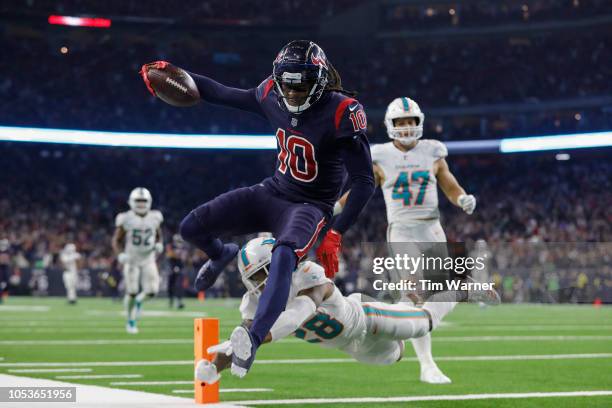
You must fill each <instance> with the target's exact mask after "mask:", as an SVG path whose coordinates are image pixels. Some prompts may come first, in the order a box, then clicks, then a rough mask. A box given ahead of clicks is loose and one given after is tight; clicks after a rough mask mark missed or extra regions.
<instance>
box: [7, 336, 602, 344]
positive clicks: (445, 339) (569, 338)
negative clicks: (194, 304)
mask: <svg viewBox="0 0 612 408" xmlns="http://www.w3.org/2000/svg"><path fill="white" fill-rule="evenodd" d="M577 340H580V341H586V340H595V341H597V340H612V336H460V337H454V336H453V337H433V341H436V342H478V341H577ZM283 342H285V343H302V344H305V343H304V341H303V340H300V339H286V340H283ZM192 343H193V340H190V339H184V338H183V339H140V340H137V339H132V340H130V339H125V340H0V345H3V346H65V345H69V346H100V345H142V344H192Z"/></svg>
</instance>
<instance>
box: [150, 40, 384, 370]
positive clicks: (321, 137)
mask: <svg viewBox="0 0 612 408" xmlns="http://www.w3.org/2000/svg"><path fill="white" fill-rule="evenodd" d="M167 66H168V63H167V62H164V61H161V62H160V61H158V62H154V63H151V64H147V65H145V66H143V69H142V71H141V73H142V75H143V78H144V80H145V83H148V78H147V70H148V68H150V67H154V68H157V69H165V68H166V67H167ZM190 75H191V76H192V77H193V78H194V80H195V82H196V85H197V87H198V91H199V93H200V96H201V98H202V99H203V100H205V101H207V102H210V103H214V104H219V105H225V106H229V107H233V108H238V109H241V110H245V111H249V112H253V113H255V114H258V115H260V116H262V117H264V118H267V119H268V120H269V121H270V123H271V124H272V126H273V128H274V129H276V138H277V146H278V147H277V151H278V156H277V168H276V171H275V173H274V175H273V176H272V177H269V178H267V179H265V180H263V181H262V182H261V183H259V184H256V185H254V186H251V187H245V188H239V189H236V190H232V191H230V192H227V193H225V194H221V195H220V196H218V197H216V198H214V199H213V200H211V201H209V202H207V203H204V204H202V205H200V206H199V207H197V208H195V209H194V210H193V211H191V212H190V213H189V214H188V215H187V216H186V217H185V218H184V219H183V221H182V223H181V226H180V233H181V235H182V236H183V238H184V239H185V240H186V241H188V242H190V243H192V244H194V245H195V246H197V247H198V248H200V249H201V250H203V251H204V252H206V254H207V255H208V257H209V258H210V260H209V261H208V262H207V263H206V264H204V266H202V268H201V269H200V271H199V273H198V276H197V278H196V288H197V290H204V289H206V288H209V287H210V286H212V285H213V283H214V282H215V280H216V279H217V277H218V276H219V274H220V273H221V272H222V270H223V269H224V267H225V266H226V265H227V264H228V263H229V262H230V261H232V260H233V259H234V257H235V256H236V254H237V253H238V249H239V248H238V245H236V244H234V243H225V244H224V243H223V242H221V240H219V238H218V236H219V235H220V234H222V233H224V234H229V235H241V234H248V233H255V232H259V231H270V232H272V233H273V234H274V236H275V237H276V238H277V239H276V242H275V245H274V249H273V253H272V259H271V262H270V264H269V265H268V266H267V268H268V269H269V273H268V275H269V276H268V281H267V284H266V287H265V290H264V291H263V293H262V295H261V298H260V301H259V304H258V306H257V312H256V314H255V318H254V319H253V322H252V324H251V326H250V327H244V326H238V327H237V328H236V329H234V331H233V332H232V335H231V342H232V347H233V351H234V354H233V357H232V373H233V374H235V375H238V376H240V377H242V376H244V375H246V373H247V371H248V370H249V368H250V367H251V365H252V363H253V361H254V358H255V353H256V351H257V348H258V347H259V345H260V344H261V343H262V341H263V340H264V338H265V336H266V334H267V333H268V332H269V330H270V328H271V327H272V325H273V324H274V322H275V321H276V319H277V318H278V316H279V315H280V313H281V312H282V311H283V310H284V308H285V305H286V303H287V298H288V295H289V287H290V284H291V275H292V272H293V271H294V270H295V267H296V265H297V263H298V261H299V260H300V258H302V257H304V256H305V255H306V254H307V252H308V250H309V249H310V248H311V246H312V245H313V244H314V243H315V241H316V240H317V236H318V235H319V233H320V231H321V229H322V228H323V227H324V225H325V224H326V222H328V221H329V220H330V219H331V216H332V211H333V207H334V203H335V201H336V199H337V198H338V196H339V194H340V192H341V189H342V187H343V182H344V176H345V174H346V172H348V175H349V180H350V184H351V192H350V194H349V197H348V200H347V202H346V205H345V207H344V211H343V212H342V214H341V215H340V216H339V217H337V218H335V219H334V222H333V225H331V226H330V228H329V230H328V232H327V233H326V235H325V237H324V238H323V240H322V242H321V244H320V246H319V248H318V249H317V256H318V257H319V259H320V261H321V263H322V264H323V266H324V267H325V270H326V274H327V275H328V276H330V277H333V275H334V274H335V273H336V272H337V270H338V252H339V250H340V246H341V238H342V234H343V233H344V232H345V231H346V230H347V229H348V228H349V227H350V226H351V225H352V224H353V223H354V221H355V220H356V218H357V216H358V215H359V213H360V212H361V210H362V209H363V208H364V207H365V205H366V204H367V202H368V200H369V199H370V197H371V196H372V194H373V192H374V176H373V173H372V159H371V157H370V148H369V145H368V140H367V137H366V127H367V123H366V116H365V113H364V111H363V107H362V106H361V104H360V103H359V102H358V101H357V100H355V99H354V98H352V96H353V94H351V93H350V92H347V91H345V90H344V89H343V88H342V84H341V80H340V76H339V75H338V72H337V71H336V70H335V69H334V68H333V66H332V65H331V63H330V62H329V61H328V60H327V58H326V56H325V53H324V52H323V50H322V49H321V48H320V47H319V46H318V45H317V44H315V43H314V42H312V41H306V40H297V41H292V42H290V43H289V44H287V45H285V46H284V47H283V48H282V49H281V51H280V52H279V53H278V55H277V57H276V59H275V60H274V63H273V72H272V75H271V76H270V77H268V78H266V79H265V80H264V81H263V82H262V83H261V84H260V85H259V86H257V87H256V88H252V89H236V88H231V87H227V86H224V85H222V84H220V83H218V82H216V81H214V80H212V79H211V78H208V77H206V76H203V75H197V74H191V73H190ZM153 93H154V92H153ZM242 262H244V263H245V264H246V267H247V268H248V264H249V262H250V260H249V259H242Z"/></svg>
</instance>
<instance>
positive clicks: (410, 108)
mask: <svg viewBox="0 0 612 408" xmlns="http://www.w3.org/2000/svg"><path fill="white" fill-rule="evenodd" d="M400 118H416V122H417V124H416V126H401V127H400V126H395V124H394V123H393V121H394V120H395V119H400ZM424 121H425V115H424V114H423V112H421V108H419V105H418V104H417V103H416V102H415V101H413V100H412V99H410V98H406V97H403V98H395V99H394V100H393V102H391V103H390V104H389V106H388V107H387V112H386V113H385V126H386V128H387V135H389V137H390V138H391V139H394V140H398V141H399V142H400V143H401V144H403V145H409V144H411V143H412V142H414V141H415V140H418V139H420V138H421V137H422V136H423V122H424Z"/></svg>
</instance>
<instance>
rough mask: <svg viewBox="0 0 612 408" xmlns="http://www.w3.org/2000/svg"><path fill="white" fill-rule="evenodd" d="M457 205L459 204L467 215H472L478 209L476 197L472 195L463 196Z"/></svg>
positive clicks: (458, 199) (459, 198)
mask: <svg viewBox="0 0 612 408" xmlns="http://www.w3.org/2000/svg"><path fill="white" fill-rule="evenodd" d="M457 204H459V207H461V209H462V210H463V211H465V212H466V213H467V214H472V213H473V212H474V209H476V197H474V196H473V195H471V194H470V195H466V194H461V195H460V196H459V197H458V198H457Z"/></svg>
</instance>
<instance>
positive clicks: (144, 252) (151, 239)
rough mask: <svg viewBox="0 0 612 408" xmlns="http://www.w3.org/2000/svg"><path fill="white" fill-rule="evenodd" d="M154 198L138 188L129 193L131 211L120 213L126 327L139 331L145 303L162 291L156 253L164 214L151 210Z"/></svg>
mask: <svg viewBox="0 0 612 408" xmlns="http://www.w3.org/2000/svg"><path fill="white" fill-rule="evenodd" d="M152 203H153V198H152V197H151V193H150V192H149V190H147V189H146V188H143V187H137V188H135V189H134V190H132V192H131V193H130V198H129V200H128V204H129V205H130V210H129V211H126V212H122V213H119V214H117V217H116V219H115V234H114V236H113V250H114V251H115V254H116V255H117V261H118V262H119V263H120V264H122V265H123V279H124V281H125V300H124V303H125V309H126V313H127V324H126V330H127V332H128V333H131V334H136V333H138V327H137V325H136V323H137V320H138V318H139V315H140V310H141V308H142V302H143V301H144V300H145V299H146V298H151V297H153V296H155V295H156V294H157V292H158V291H159V270H158V268H157V263H156V256H157V255H158V254H161V253H162V252H163V250H164V245H163V238H162V231H161V224H162V222H163V220H164V217H163V216H162V213H161V212H160V211H158V210H151V204H152Z"/></svg>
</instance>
